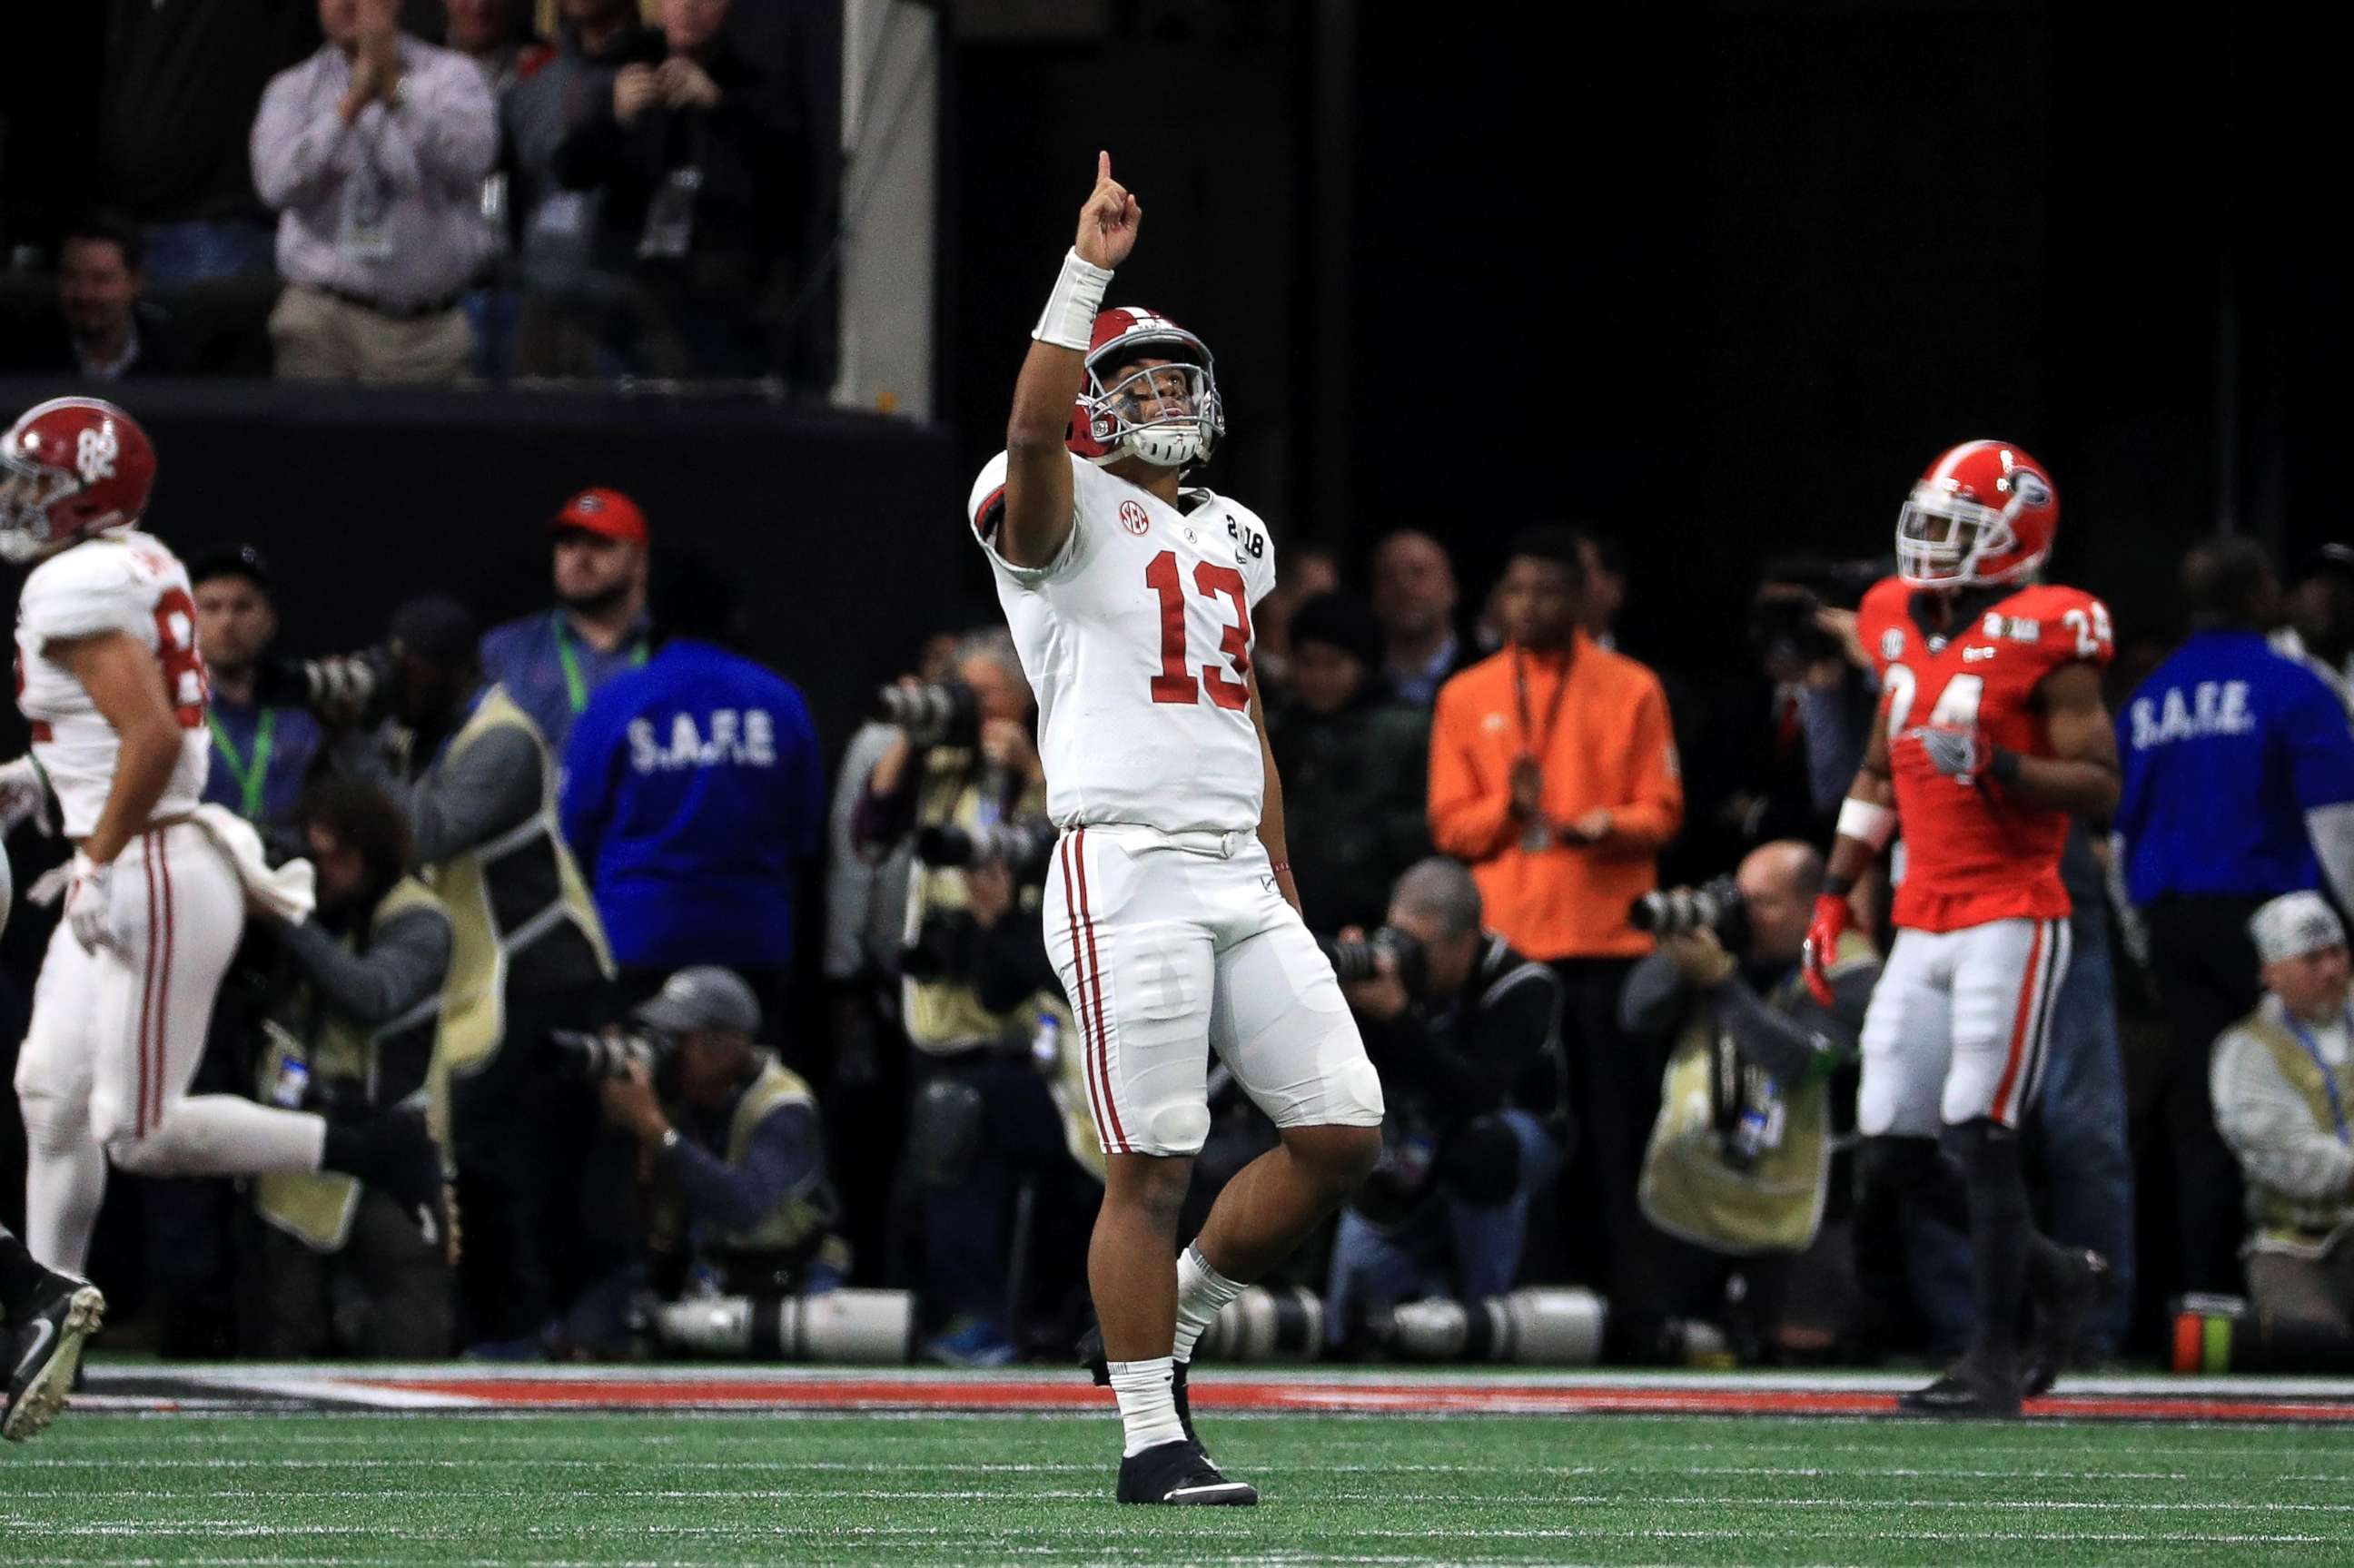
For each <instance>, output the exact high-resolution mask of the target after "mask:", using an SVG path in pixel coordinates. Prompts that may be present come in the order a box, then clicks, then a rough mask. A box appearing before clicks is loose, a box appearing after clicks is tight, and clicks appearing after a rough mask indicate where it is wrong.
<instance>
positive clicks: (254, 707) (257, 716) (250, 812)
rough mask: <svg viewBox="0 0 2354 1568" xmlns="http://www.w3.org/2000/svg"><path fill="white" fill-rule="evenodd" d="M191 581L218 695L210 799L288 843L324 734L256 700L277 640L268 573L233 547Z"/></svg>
mask: <svg viewBox="0 0 2354 1568" xmlns="http://www.w3.org/2000/svg"><path fill="white" fill-rule="evenodd" d="M188 581H189V584H190V585H191V586H192V587H193V588H195V590H196V647H197V649H198V651H199V652H202V653H203V654H204V658H205V669H206V673H207V674H208V675H209V676H210V678H211V681H212V688H213V700H212V705H211V707H210V708H209V709H208V710H207V712H206V715H205V721H206V724H207V726H209V727H210V728H211V730H212V740H213V761H212V772H211V773H210V774H209V775H208V776H207V778H206V779H205V799H206V800H209V801H213V802H215V803H217V804H219V805H223V806H227V807H228V809H229V810H232V811H235V812H236V813H237V814H238V815H239V816H240V817H243V818H244V819H245V820H246V821H249V822H251V823H252V824H253V825H254V826H255V827H257V828H259V829H260V830H261V833H262V836H263V838H264V839H265V840H270V839H273V838H282V837H283V836H284V835H286V834H288V833H289V832H292V823H293V821H294V807H295V805H296V803H297V801H299V800H300V799H301V798H302V786H303V783H304V781H305V780H306V779H309V778H310V776H311V765H312V764H313V762H314V761H316V760H317V758H318V755H319V744H320V732H319V721H318V720H317V719H315V718H313V717H312V716H311V711H310V710H309V709H308V708H302V707H292V706H281V705H276V704H267V703H259V702H256V701H255V700H254V698H255V690H254V688H255V683H256V679H257V677H258V675H259V673H260V667H261V661H262V657H263V655H264V654H266V653H267V652H269V650H270V641H271V640H272V639H274V638H275V637H276V636H277V635H278V610H277V607H276V606H274V605H273V604H271V603H270V567H269V566H268V564H267V563H266V562H264V561H263V560H262V558H261V552H260V551H259V550H257V549H255V548H254V547H253V546H250V545H231V546H226V547H225V548H222V549H218V550H215V551H213V552H211V553H210V554H208V555H206V556H202V557H200V558H199V559H198V560H197V561H196V565H195V567H192V568H191V569H190V570H189V572H188ZM287 847H290V848H292V847H293V846H292V845H291V844H290V845H288V846H287Z"/></svg>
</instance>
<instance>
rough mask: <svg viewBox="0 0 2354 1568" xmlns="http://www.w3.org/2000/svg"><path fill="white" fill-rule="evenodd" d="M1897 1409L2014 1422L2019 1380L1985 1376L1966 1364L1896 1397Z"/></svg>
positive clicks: (1949, 1417)
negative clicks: (1921, 1386)
mask: <svg viewBox="0 0 2354 1568" xmlns="http://www.w3.org/2000/svg"><path fill="white" fill-rule="evenodd" d="M1896 1408H1897V1409H1899V1410H1901V1411H1903V1412H1904V1413H1905V1414H1907V1415H1935V1416H1941V1417H1943V1418H1945V1419H1946V1420H1949V1421H1971V1420H1992V1421H2006V1420H2016V1419H2017V1418H2018V1415H2019V1383H2018V1379H2017V1378H2015V1377H2002V1376H1988V1374H1987V1373H1986V1372H1983V1371H1981V1370H1979V1369H1978V1368H1976V1367H1973V1366H1971V1365H1970V1364H1969V1363H1967V1361H1966V1362H1964V1363H1962V1364H1961V1365H1959V1366H1956V1368H1954V1370H1953V1371H1951V1372H1947V1373H1946V1375H1945V1376H1943V1377H1941V1378H1939V1379H1938V1380H1937V1381H1936V1382H1935V1383H1931V1384H1930V1385H1929V1386H1928V1387H1926V1388H1916V1389H1914V1390H1913V1391H1911V1392H1910V1393H1900V1394H1898V1395H1897V1396H1896Z"/></svg>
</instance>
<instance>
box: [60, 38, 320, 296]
mask: <svg viewBox="0 0 2354 1568" xmlns="http://www.w3.org/2000/svg"><path fill="white" fill-rule="evenodd" d="M72 9H77V10H89V11H101V10H102V11H103V13H104V16H103V21H102V23H101V25H100V26H98V27H95V28H93V29H92V31H93V33H99V32H102V33H103V35H104V37H105V45H104V53H103V55H102V57H101V60H100V62H99V69H98V71H97V81H98V101H97V105H96V119H97V132H98V167H97V170H96V188H97V189H98V190H99V191H100V192H101V193H103V197H102V199H103V200H105V201H106V202H107V203H108V205H110V206H111V207H118V208H120V209H121V210H122V211H123V212H124V213H126V214H127V215H128V216H129V217H130V218H131V219H132V220H133V221H134V222H135V223H137V224H138V225H139V226H140V227H141V229H142V237H143V239H144V241H145V249H146V252H147V255H146V266H145V269H144V270H145V274H146V280H145V281H146V284H147V286H148V287H149V288H150V289H154V290H159V291H180V290H185V289H187V288H189V287H191V286H192V285H195V284H198V283H207V282H219V281H225V280H232V279H242V280H248V281H250V283H251V284H252V285H254V287H252V288H251V289H240V290H231V291H229V292H230V293H231V294H232V295H243V294H245V293H248V292H250V293H252V294H253V295H254V298H253V300H252V305H253V307H254V309H255V312H256V313H255V316H254V320H253V327H254V329H255V335H257V336H259V335H260V324H261V323H260V313H261V312H266V311H267V310H268V308H269V297H270V294H269V293H262V292H260V290H263V289H267V290H269V291H270V293H274V292H275V280H274V279H273V278H272V277H271V268H270V254H271V244H270V236H271V227H272V219H271V216H270V211H269V209H268V208H267V207H265V206H264V205H263V204H262V202H261V201H260V198H259V197H257V196H255V195H254V188H253V169H252V162H251V154H250V152H249V136H250V134H251V132H252V130H253V109H254V105H255V104H256V103H258V102H260V101H261V95H262V90H263V89H265V88H266V87H268V86H269V84H270V78H272V77H273V76H276V75H277V74H278V73H279V72H280V71H281V70H282V69H285V68H286V67H288V66H291V65H292V64H294V63H295V62H296V61H297V60H300V59H301V58H302V57H303V56H305V55H307V54H309V53H311V52H312V51H313V49H316V48H318V47H319V16H318V13H317V11H316V10H315V9H313V7H312V6H311V5H307V4H305V3H304V0H271V3H270V4H267V5H251V4H248V5H105V6H102V7H101V6H96V5H90V6H76V7H72ZM34 69H38V68H34ZM27 128H28V129H29V125H28V127H27ZM24 145H26V146H29V145H30V143H24ZM89 175H90V171H88V170H87V169H84V170H82V171H80V175H79V176H78V177H81V178H88V177H89Z"/></svg>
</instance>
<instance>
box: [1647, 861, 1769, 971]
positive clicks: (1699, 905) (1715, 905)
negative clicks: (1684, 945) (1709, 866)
mask: <svg viewBox="0 0 2354 1568" xmlns="http://www.w3.org/2000/svg"><path fill="white" fill-rule="evenodd" d="M1627 918H1628V923H1630V924H1631V925H1632V926H1633V927H1635V929H1637V930H1638V931H1649V933H1650V934H1651V935H1653V936H1654V937H1681V936H1684V935H1687V934H1689V933H1691V932H1693V931H1699V930H1710V931H1713V932H1715V933H1716V939H1717V940H1718V941H1719V942H1721V943H1723V946H1724V950H1725V951H1726V952H1728V953H1731V954H1733V955H1734V957H1735V958H1739V957H1741V956H1743V955H1744V954H1745V953H1747V951H1748V950H1749V903H1748V900H1746V899H1744V897H1742V895H1741V889H1740V887H1739V886H1738V885H1735V884H1734V880H1733V878H1732V877H1730V876H1715V877H1711V878H1710V879H1709V880H1708V881H1706V882H1703V883H1702V884H1701V885H1699V886H1698V887H1662V888H1657V889H1654V890H1653V891H1651V892H1649V893H1646V894H1645V895H1643V896H1641V897H1640V898H1638V899H1637V900H1635V902H1634V903H1633V905H1631V906H1629V907H1628V911H1627Z"/></svg>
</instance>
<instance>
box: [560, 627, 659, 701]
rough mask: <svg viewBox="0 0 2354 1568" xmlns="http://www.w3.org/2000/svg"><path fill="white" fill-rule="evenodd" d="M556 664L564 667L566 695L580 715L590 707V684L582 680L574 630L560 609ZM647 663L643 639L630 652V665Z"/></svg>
mask: <svg viewBox="0 0 2354 1568" xmlns="http://www.w3.org/2000/svg"><path fill="white" fill-rule="evenodd" d="M556 662H557V663H559V664H561V665H563V666H564V694H565V695H566V696H567V697H569V698H571V699H572V711H573V712H574V713H576V714H578V713H579V712H580V711H581V710H582V709H584V708H586V707H587V706H588V682H587V681H585V680H582V679H581V678H580V659H579V656H578V654H576V653H574V652H572V628H571V626H570V625H569V624H567V622H566V620H565V619H564V612H563V611H562V610H560V609H559V610H557V612H556ZM644 662H646V640H645V639H644V638H642V637H641V638H639V639H638V641H637V646H635V647H634V648H631V650H630V663H631V665H632V666H636V665H639V664H642V663H644Z"/></svg>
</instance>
